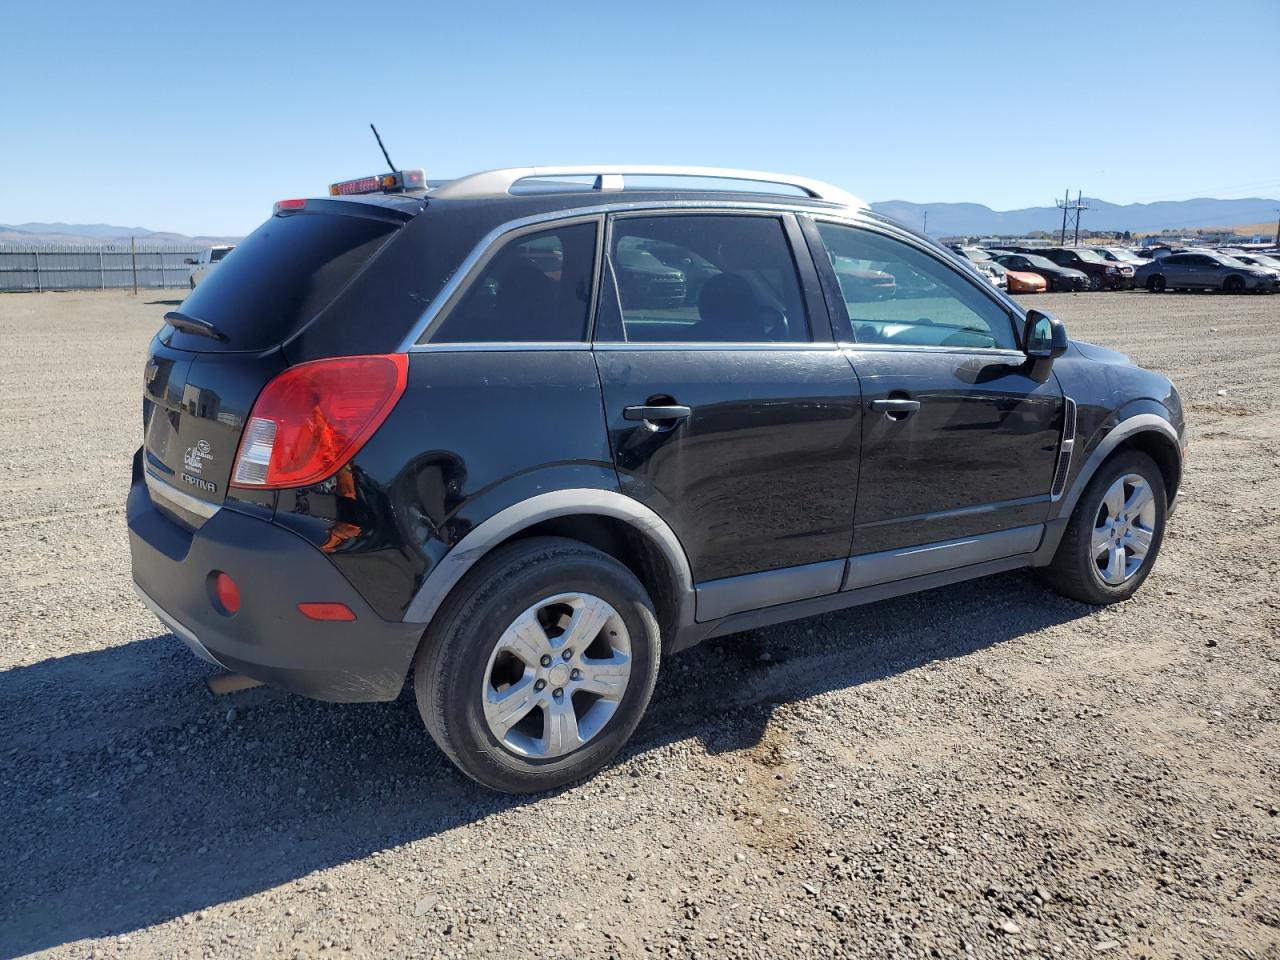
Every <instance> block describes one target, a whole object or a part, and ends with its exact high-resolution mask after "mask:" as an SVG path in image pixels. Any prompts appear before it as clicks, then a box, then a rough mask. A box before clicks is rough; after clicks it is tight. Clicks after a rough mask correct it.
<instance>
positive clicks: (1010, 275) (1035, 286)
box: [996, 264, 1049, 293]
mask: <svg viewBox="0 0 1280 960" xmlns="http://www.w3.org/2000/svg"><path fill="white" fill-rule="evenodd" d="M996 266H1000V264H996ZM1000 269H1002V270H1004V276H1005V282H1006V284H1007V286H1006V287H1005V290H1006V291H1007V292H1008V293H1045V292H1047V291H1048V289H1049V282H1048V281H1047V280H1045V278H1044V277H1042V276H1040V274H1038V273H1027V272H1026V271H1024V270H1010V269H1008V268H1007V267H1000Z"/></svg>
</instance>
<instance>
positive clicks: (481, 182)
mask: <svg viewBox="0 0 1280 960" xmlns="http://www.w3.org/2000/svg"><path fill="white" fill-rule="evenodd" d="M628 174H629V175H632V176H644V177H655V176H656V177H699V178H702V179H711V180H745V181H748V182H751V183H774V184H780V185H784V186H788V187H794V188H796V189H798V190H801V191H802V192H803V193H804V194H805V195H806V196H809V197H812V198H813V199H815V200H828V201H830V202H832V203H839V204H843V205H844V206H847V207H857V208H865V207H866V206H867V205H866V204H865V203H864V202H863V201H861V200H859V199H858V198H857V197H855V196H854V195H853V194H851V193H848V192H847V191H845V190H841V189H840V188H839V187H835V186H832V185H831V184H829V183H823V182H822V181H821V180H810V179H809V178H808V177H793V176H791V175H790V174H786V173H762V172H761V171H759V170H731V169H725V168H721V167H666V166H654V165H644V164H628V165H618V164H610V165H603V166H601V165H596V166H592V165H582V166H567V167H508V168H506V169H503V170H486V171H484V172H483V173H473V174H470V175H469V176H465V177H459V178H458V179H457V180H449V181H447V182H446V183H444V184H441V185H440V186H439V187H436V188H434V189H433V190H432V191H431V195H432V196H436V197H440V198H442V199H449V200H455V199H463V198H470V197H501V196H506V195H507V194H509V193H511V188H512V187H514V186H515V185H516V184H517V183H519V182H520V181H521V180H532V179H538V178H555V177H595V183H594V184H593V185H592V189H594V190H600V191H612V190H621V189H622V188H623V186H624V183H623V177H624V176H626V175H628Z"/></svg>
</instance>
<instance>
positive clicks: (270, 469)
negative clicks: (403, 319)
mask: <svg viewBox="0 0 1280 960" xmlns="http://www.w3.org/2000/svg"><path fill="white" fill-rule="evenodd" d="M408 375H409V358H408V357H407V356H406V355H405V354H403V353H389V354H383V355H378V356H366V357H334V358H333V359H331V360H313V361H311V362H310V363H300V364H298V366H296V367H290V368H289V369H288V370H286V371H284V373H282V374H280V375H279V376H278V377H276V378H275V379H274V380H272V381H271V382H270V383H268V384H267V385H266V387H264V388H263V390H262V393H261V394H259V395H258V400H257V402H256V403H254V405H253V410H252V411H251V412H250V414H249V421H248V423H247V424H246V425H245V429H244V435H243V436H242V437H241V438H240V449H239V451H238V452H237V453H236V463H235V470H234V471H233V472H232V475H231V485H232V486H233V487H252V488H255V489H268V490H276V489H281V488H284V487H305V486H308V485H310V484H313V483H319V482H320V481H321V480H324V479H326V478H327V477H330V476H332V475H333V474H334V473H336V472H337V471H338V469H339V468H340V467H342V466H343V464H345V463H346V462H347V461H349V460H350V459H351V458H352V457H354V456H355V455H356V453H357V451H359V449H360V448H361V447H362V446H363V445H364V443H365V441H367V440H368V439H369V438H370V437H371V436H373V433H374V431H375V430H377V429H378V427H380V426H381V425H382V422H383V421H384V420H386V418H387V415H388V414H390V413H391V410H392V408H394V407H395V405H396V401H398V400H399V399H400V396H401V394H403V393H404V385H405V381H406V380H407V378H408Z"/></svg>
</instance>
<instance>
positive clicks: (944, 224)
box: [871, 197, 1280, 237]
mask: <svg viewBox="0 0 1280 960" xmlns="http://www.w3.org/2000/svg"><path fill="white" fill-rule="evenodd" d="M1084 202H1085V203H1087V204H1088V205H1089V209H1087V210H1085V211H1084V212H1083V213H1081V215H1080V227H1081V229H1084V230H1115V231H1124V230H1128V231H1130V232H1132V233H1153V232H1156V231H1159V230H1179V229H1187V230H1195V229H1197V228H1202V227H1228V226H1233V225H1235V224H1244V223H1267V222H1268V221H1270V222H1275V219H1276V216H1277V208H1280V200H1264V199H1260V198H1253V197H1251V198H1249V199H1247V200H1213V199H1210V198H1208V197H1203V198H1199V199H1196V200H1162V201H1160V202H1158V203H1128V204H1118V203H1107V202H1106V201H1105V200H1097V199H1094V198H1091V197H1086V198H1085V200H1084ZM871 208H872V209H873V210H875V211H876V212H877V213H883V214H884V215H885V216H888V217H892V218H893V219H895V220H898V221H901V222H902V223H904V224H906V225H907V226H910V227H914V228H915V229H917V230H919V229H921V228H922V227H923V225H924V215H925V213H926V212H927V213H928V214H929V235H930V236H934V237H951V236H966V235H967V236H986V235H1000V236H1002V235H1013V236H1017V235H1021V234H1027V233H1032V232H1034V231H1036V230H1048V231H1053V230H1058V229H1060V228H1061V227H1062V210H1060V209H1059V208H1058V207H1025V208H1024V209H1022V210H992V209H991V208H990V207H984V206H983V205H982V204H980V203H912V202H910V201H907V200H886V201H884V202H883V203H873V204H871Z"/></svg>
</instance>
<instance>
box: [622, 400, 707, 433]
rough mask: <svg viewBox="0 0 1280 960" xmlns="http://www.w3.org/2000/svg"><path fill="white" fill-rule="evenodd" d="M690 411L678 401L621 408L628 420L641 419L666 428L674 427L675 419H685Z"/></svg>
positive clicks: (691, 411)
mask: <svg viewBox="0 0 1280 960" xmlns="http://www.w3.org/2000/svg"><path fill="white" fill-rule="evenodd" d="M691 413H693V410H691V409H690V408H689V407H685V406H681V405H680V404H678V403H670V404H663V405H661V406H637V407H624V408H623V410H622V415H623V416H624V417H625V418H626V419H628V420H643V421H644V422H645V423H648V424H650V425H652V426H655V427H665V428H668V429H669V428H671V427H674V426H675V425H676V423H677V421H680V420H685V419H687V418H688V417H689V415H690V414H691Z"/></svg>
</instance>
